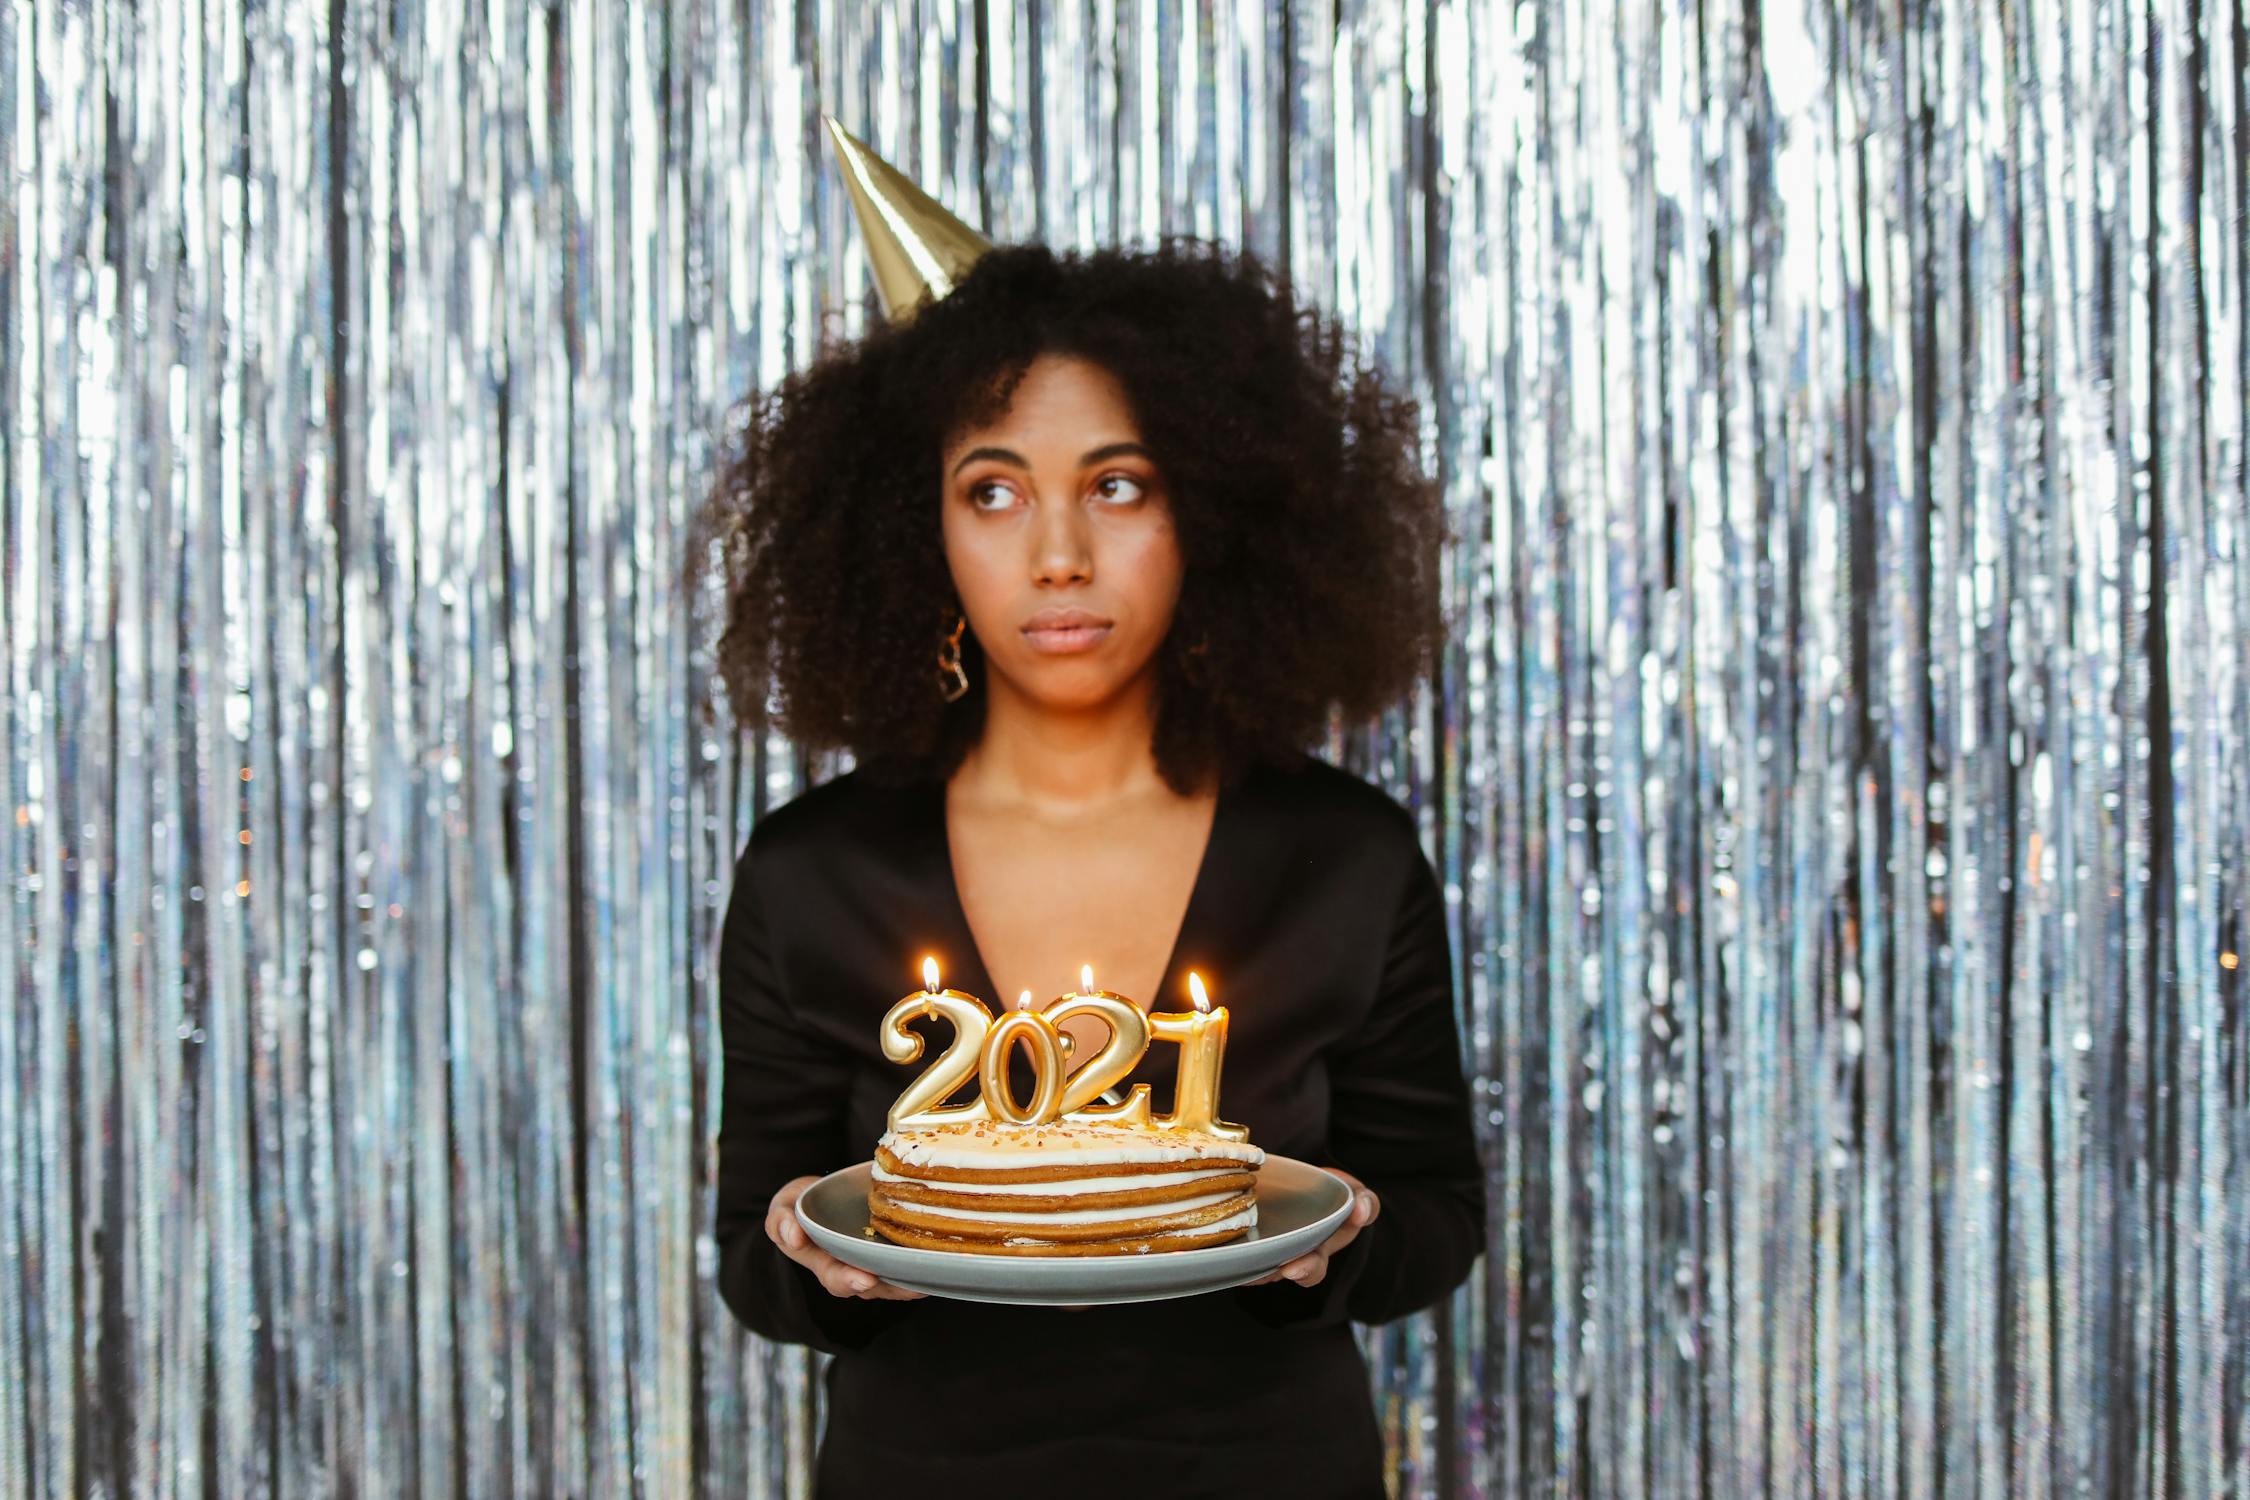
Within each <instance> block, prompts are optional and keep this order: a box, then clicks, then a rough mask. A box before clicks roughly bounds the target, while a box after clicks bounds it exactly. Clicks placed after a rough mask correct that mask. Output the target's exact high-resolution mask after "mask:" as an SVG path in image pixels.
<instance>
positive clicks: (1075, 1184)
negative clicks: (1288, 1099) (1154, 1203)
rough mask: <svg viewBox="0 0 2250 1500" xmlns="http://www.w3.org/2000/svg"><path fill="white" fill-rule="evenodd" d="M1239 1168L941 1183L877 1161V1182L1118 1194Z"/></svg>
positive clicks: (961, 1190) (951, 1190)
mask: <svg viewBox="0 0 2250 1500" xmlns="http://www.w3.org/2000/svg"><path fill="white" fill-rule="evenodd" d="M1235 1170H1237V1168H1236V1166H1235V1164H1234V1163H1232V1162H1227V1163H1223V1164H1222V1163H1216V1162H1215V1163H1213V1164H1212V1165H1210V1166H1208V1167H1205V1168H1203V1169H1202V1170H1200V1171H1187V1172H1136V1173H1126V1174H1121V1175H1119V1176H1116V1177H1073V1178H1070V1179H1068V1180H1067V1181H1064V1182H937V1181H933V1180H932V1179H930V1178H927V1177H906V1176H902V1175H900V1174H899V1173H897V1172H891V1171H886V1170H885V1169H884V1167H883V1164H882V1163H881V1162H876V1163H875V1164H874V1177H875V1180H876V1181H877V1182H911V1183H914V1184H916V1185H918V1186H921V1187H927V1188H943V1189H944V1190H945V1191H946V1192H949V1193H1021V1194H1024V1195H1026V1196H1032V1197H1035V1196H1038V1195H1041V1194H1050V1195H1052V1196H1055V1197H1058V1198H1059V1197H1064V1196H1067V1195H1068V1194H1071V1193H1115V1192H1121V1191H1123V1190H1124V1189H1126V1188H1144V1187H1170V1186H1172V1185H1173V1184H1175V1183H1181V1182H1193V1181H1195V1179H1197V1178H1198V1177H1212V1176H1216V1175H1218V1174H1219V1173H1221V1172H1232V1171H1235Z"/></svg>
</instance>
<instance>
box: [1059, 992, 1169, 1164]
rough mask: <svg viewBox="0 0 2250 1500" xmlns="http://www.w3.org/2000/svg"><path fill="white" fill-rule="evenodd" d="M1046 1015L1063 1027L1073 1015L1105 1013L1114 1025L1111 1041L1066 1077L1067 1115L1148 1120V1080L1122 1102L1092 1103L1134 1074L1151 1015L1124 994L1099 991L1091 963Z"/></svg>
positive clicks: (1113, 1121)
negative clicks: (1128, 1074)
mask: <svg viewBox="0 0 2250 1500" xmlns="http://www.w3.org/2000/svg"><path fill="white" fill-rule="evenodd" d="M1047 1014H1048V1015H1049V1016H1050V1017H1052V1018H1053V1019H1054V1021H1055V1022H1056V1023H1057V1025H1058V1026H1059V1025H1060V1023H1062V1022H1064V1021H1067V1020H1069V1019H1070V1018H1071V1017H1072V1016H1081V1015H1086V1016H1100V1017H1101V1018H1102V1021H1103V1023H1104V1024H1105V1025H1107V1026H1108V1027H1109V1040H1108V1041H1107V1042H1106V1043H1104V1044H1103V1046H1102V1049H1101V1050H1100V1051H1099V1052H1096V1053H1095V1054H1094V1055H1093V1057H1092V1058H1090V1059H1088V1060H1087V1061H1086V1062H1085V1063H1084V1064H1082V1065H1081V1066H1080V1067H1079V1068H1078V1069H1077V1070H1076V1071H1075V1072H1073V1073H1072V1074H1071V1075H1070V1076H1069V1078H1068V1079H1066V1080H1065V1081H1064V1084H1063V1093H1062V1112H1063V1115H1064V1116H1065V1117H1066V1118H1068V1119H1072V1120H1083V1121H1089V1122H1096V1123H1107V1124H1111V1125H1146V1124H1148V1123H1149V1088H1148V1085H1147V1084H1145V1083H1136V1084H1134V1085H1133V1092H1132V1093H1131V1094H1130V1095H1129V1096H1127V1097H1126V1098H1125V1099H1124V1100H1123V1101H1122V1102H1121V1103H1116V1104H1095V1103H1093V1102H1092V1101H1093V1100H1095V1099H1097V1098H1100V1097H1102V1096H1103V1095H1104V1094H1105V1093H1106V1092H1108V1091H1109V1090H1110V1086H1111V1085H1112V1084H1115V1083H1118V1082H1120V1081H1121V1080H1123V1078H1124V1077H1125V1075H1126V1074H1127V1073H1130V1072H1132V1071H1133V1068H1134V1065H1135V1064H1137V1063H1138V1062H1140V1060H1141V1054H1142V1053H1144V1052H1146V1051H1148V1017H1147V1015H1146V1014H1144V1013H1143V1012H1142V1010H1141V1008H1140V1007H1139V1006H1138V1005H1135V1004H1134V1003H1133V1002H1132V1001H1130V1000H1128V999H1126V998H1125V997H1124V996H1123V995H1116V994H1112V993H1110V992H1109V991H1108V990H1097V989H1095V988H1094V966H1093V965H1092V964H1087V965H1085V966H1083V967H1082V968H1080V969H1079V971H1078V989H1077V990H1076V991H1075V992H1074V993H1072V994H1068V995H1065V996H1063V997H1062V999H1061V1000H1060V1001H1059V1002H1057V1003H1056V1004H1054V1005H1052V1006H1050V1007H1048V1010H1047ZM1063 1040H1064V1042H1065V1043H1066V1044H1067V1043H1068V1042H1069V1041H1070V1038H1069V1037H1068V1036H1067V1035H1066V1036H1065V1037H1064V1038H1063Z"/></svg>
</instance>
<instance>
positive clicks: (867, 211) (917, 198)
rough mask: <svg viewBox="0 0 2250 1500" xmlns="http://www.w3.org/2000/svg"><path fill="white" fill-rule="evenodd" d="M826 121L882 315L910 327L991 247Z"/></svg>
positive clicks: (832, 120)
mask: <svg viewBox="0 0 2250 1500" xmlns="http://www.w3.org/2000/svg"><path fill="white" fill-rule="evenodd" d="M821 119H822V120H824V121H826V122H827V125H828V138H829V139H830V140H832V141H834V142H835V144H836V158H837V160H838V161H839V162H841V163H842V164H843V169H844V185H845V186H846V187H848V188H850V189H851V194H852V207H853V209H854V210H856V211H857V213H858V216H859V232H860V234H861V235H862V236H863V237H864V238H865V239H866V242H867V264H868V267H869V268H870V269H871V270H872V271H873V272H874V273H875V290H876V292H877V294H878V295H880V296H881V298H882V299H883V316H884V317H886V318H888V319H889V320H891V321H892V322H894V323H896V322H903V321H905V320H906V319H908V318H910V317H912V316H914V312H915V309H916V308H917V307H919V306H920V305H921V302H922V299H923V298H924V297H925V296H927V297H929V298H930V299H931V300H933V301H934V300H936V299H937V298H939V297H942V296H944V295H945V294H946V293H947V292H950V291H952V290H953V287H954V283H956V282H958V281H959V280H960V279H961V278H962V277H963V276H964V275H966V274H967V273H968V269H969V267H970V266H971V265H973V264H974V263H975V261H976V258H977V257H978V256H980V255H982V254H984V252H985V251H987V250H990V249H991V248H992V242H991V241H990V240H988V239H986V238H985V237H984V236H983V235H981V234H979V233H977V232H976V231H975V230H974V229H971V228H970V227H969V226H968V225H966V224H964V223H962V222H961V221H960V220H959V219H956V218H955V217H953V215H951V214H950V213H947V212H946V211H945V208H944V207H943V205H941V204H940V203H939V202H938V201H937V200H936V199H935V198H932V197H931V196H930V195H929V194H928V193H925V192H923V191H922V190H921V189H920V188H918V187H916V186H915V185H914V184H913V182H912V181H911V180H909V179H908V178H907V177H906V175H905V174H904V173H902V172H900V171H899V170H898V169H897V168H896V167H893V166H892V165H891V164H890V163H889V162H887V161H885V160H883V158H881V157H880V156H877V155H876V154H875V153H874V152H873V151H870V150H869V149H868V148H867V143H866V142H865V141H862V140H860V139H859V138H858V137H857V136H855V135H853V134H852V133H851V132H850V131H848V130H846V129H845V128H844V127H843V126H841V125H839V124H837V123H836V117H835V116H834V115H831V114H825V113H824V114H822V115H821Z"/></svg>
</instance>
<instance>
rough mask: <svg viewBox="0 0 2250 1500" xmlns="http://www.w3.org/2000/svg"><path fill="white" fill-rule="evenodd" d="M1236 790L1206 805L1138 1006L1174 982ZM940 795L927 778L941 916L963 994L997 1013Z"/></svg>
mask: <svg viewBox="0 0 2250 1500" xmlns="http://www.w3.org/2000/svg"><path fill="white" fill-rule="evenodd" d="M1238 792H1239V787H1238V786H1237V785H1234V784H1230V783H1227V782H1224V781H1222V782H1221V783H1220V785H1219V794H1218V799H1217V802H1216V803H1215V804H1214V806H1213V807H1212V809H1211V827H1210V829H1209V830H1208V831H1207V832H1206V833H1205V834H1204V836H1203V855H1202V858H1201V859H1199V860H1198V861H1197V862H1196V866H1195V879H1194V880H1193V882H1191V883H1190V884H1189V886H1188V899H1187V905H1186V906H1185V907H1184V908H1183V909H1182V910H1181V912H1180V925H1179V928H1178V930H1177V931H1175V932H1174V933H1173V934H1172V945H1171V947H1170V948H1169V949H1168V950H1167V951H1166V953H1165V955H1164V969H1163V972H1162V973H1160V974H1159V975H1158V976H1157V980H1156V992H1155V993H1154V994H1152V995H1148V996H1145V997H1144V996H1140V995H1135V996H1133V997H1132V999H1133V1000H1134V1001H1136V1002H1138V1003H1139V1004H1140V1006H1141V1009H1142V1010H1143V1011H1153V1010H1158V1009H1161V1008H1162V1005H1163V999H1164V997H1165V996H1166V995H1168V994H1170V993H1171V992H1172V989H1173V986H1174V985H1175V984H1176V983H1177V982H1178V978H1179V967H1180V959H1181V956H1182V955H1183V954H1185V953H1186V952H1188V951H1189V944H1190V939H1191V938H1192V936H1193V935H1194V933H1195V931H1196V924H1197V922H1198V919H1199V918H1201V917H1202V915H1203V913H1204V911H1205V909H1206V908H1207V907H1208V906H1209V905H1210V903H1211V899H1212V898H1211V886H1212V882H1213V878H1214V877H1213V871H1214V870H1215V869H1216V868H1217V866H1218V863H1219V859H1220V856H1221V854H1222V853H1223V847H1222V843H1221V841H1222V840H1223V839H1224V838H1225V837H1226V833H1227V827H1228V821H1229V820H1228V814H1229V812H1230V811H1231V810H1232V809H1233V806H1234V804H1235V801H1236V799H1237V796H1238ZM945 794H946V782H945V781H944V780H943V779H942V778H939V779H933V780H931V781H930V782H929V783H927V785H926V786H925V788H924V797H923V814H924V825H925V829H926V831H927V834H928V838H929V844H930V857H931V860H932V862H933V863H934V864H935V865H936V871H935V873H936V877H937V881H938V884H939V885H940V886H942V887H943V888H944V896H945V903H946V907H947V911H946V916H947V918H948V919H949V920H950V921H951V922H952V924H953V930H954V934H955V936H956V937H957V938H958V939H959V942H960V951H961V954H962V957H963V962H964V963H965V964H966V966H967V967H968V969H969V971H970V972H971V973H972V974H973V976H974V978H975V980H976V983H977V986H978V987H977V988H975V989H973V990H970V991H969V993H971V994H973V995H975V996H977V998H979V999H981V1000H983V1001H984V1002H985V1003H986V1004H987V1005H989V1006H991V1007H992V1009H993V1011H994V1012H995V1014H997V1013H998V1012H1000V1011H1004V1010H1007V1009H1008V1008H1009V1007H1010V1004H1011V1003H1012V1002H1010V1001H1009V1000H1008V999H1007V998H1006V997H1005V996H1002V995H1000V994H998V993H997V992H995V990H994V989H993V981H992V967H991V965H990V964H988V963H986V962H985V958H984V949H983V947H982V946H981V945H980V944H979V943H978V942H977V933H976V928H974V927H973V926H971V925H970V923H969V908H968V905H967V903H966V902H964V901H963V900H962V899H961V882H960V878H959V877H958V876H957V875H956V874H955V872H954V868H953V831H952V829H951V828H950V827H949V826H948V825H947V823H946V813H945ZM956 987H957V988H958V987H960V986H956ZM1143 1061H1144V1062H1145V1061H1146V1059H1145V1058H1144V1059H1143Z"/></svg>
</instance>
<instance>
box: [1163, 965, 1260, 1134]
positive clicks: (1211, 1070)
mask: <svg viewBox="0 0 2250 1500" xmlns="http://www.w3.org/2000/svg"><path fill="white" fill-rule="evenodd" d="M1188 991H1189V993H1190V995H1191V996H1192V997H1193V998H1194V1000H1195V1009H1194V1010H1193V1011H1190V1012H1179V1013H1165V1014H1158V1015H1151V1016H1150V1017H1149V1018H1148V1026H1149V1031H1150V1032H1151V1033H1152V1034H1153V1035H1154V1036H1155V1038H1156V1040H1158V1041H1160V1042H1176V1043H1178V1044H1179V1048H1180V1064H1179V1071H1178V1073H1177V1074H1176V1075H1175V1081H1174V1083H1173V1085H1172V1112H1171V1113H1170V1114H1168V1115H1162V1116H1159V1117H1158V1119H1157V1121H1156V1124H1157V1125H1158V1127H1159V1128H1161V1129H1165V1130H1200V1131H1202V1132H1203V1133H1205V1134H1206V1135H1215V1136H1217V1137H1218V1138H1219V1139H1221V1140H1223V1141H1247V1140H1248V1139H1250V1132H1249V1131H1248V1130H1247V1129H1245V1128H1244V1127H1243V1126H1240V1125H1230V1124H1228V1123H1227V1122H1226V1121H1224V1120H1221V1119H1220V1118H1219V1117H1218V1115H1219V1069H1220V1065H1221V1064H1222V1063H1223V1062H1224V1061H1225V1060H1226V1048H1227V1008H1226V1007H1225V1006H1223V1005H1222V1006H1220V1007H1219V1008H1218V1009H1217V1010H1213V1009H1212V1008H1211V1002H1210V999H1209V998H1208V997H1207V996H1206V995H1205V994H1204V991H1203V981H1202V980H1201V979H1200V978H1198V977H1197V976H1196V975H1195V974H1194V973H1193V972H1190V973H1189V975H1188Z"/></svg>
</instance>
